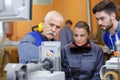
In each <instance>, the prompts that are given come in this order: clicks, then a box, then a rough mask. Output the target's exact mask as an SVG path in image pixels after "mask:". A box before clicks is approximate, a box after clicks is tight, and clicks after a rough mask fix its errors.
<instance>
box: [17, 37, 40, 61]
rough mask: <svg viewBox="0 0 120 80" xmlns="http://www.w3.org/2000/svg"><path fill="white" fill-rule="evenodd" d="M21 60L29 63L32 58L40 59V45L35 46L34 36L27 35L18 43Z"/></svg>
mask: <svg viewBox="0 0 120 80" xmlns="http://www.w3.org/2000/svg"><path fill="white" fill-rule="evenodd" d="M18 53H19V62H20V63H29V62H30V61H32V60H35V61H38V58H39V47H37V46H35V40H34V38H33V36H31V35H26V36H25V37H24V38H23V39H22V41H21V42H20V44H19V45H18Z"/></svg>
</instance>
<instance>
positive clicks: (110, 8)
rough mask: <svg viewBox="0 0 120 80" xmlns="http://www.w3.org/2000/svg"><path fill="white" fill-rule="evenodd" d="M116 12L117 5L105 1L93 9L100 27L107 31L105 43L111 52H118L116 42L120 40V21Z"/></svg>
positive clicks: (108, 0)
mask: <svg viewBox="0 0 120 80" xmlns="http://www.w3.org/2000/svg"><path fill="white" fill-rule="evenodd" d="M116 10H117V9H116V5H115V4H114V2H113V1H110V0H103V1H101V2H99V3H98V4H96V5H95V6H94V8H93V13H94V14H95V16H96V19H97V22H98V25H99V27H100V28H101V29H102V30H103V31H105V32H104V35H103V39H104V42H105V44H106V45H107V46H108V47H109V49H110V50H111V51H116V47H115V42H116V39H117V38H118V39H120V21H117V19H116Z"/></svg>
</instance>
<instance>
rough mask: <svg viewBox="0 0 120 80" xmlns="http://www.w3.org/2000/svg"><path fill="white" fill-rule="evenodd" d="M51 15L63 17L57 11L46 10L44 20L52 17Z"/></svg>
mask: <svg viewBox="0 0 120 80" xmlns="http://www.w3.org/2000/svg"><path fill="white" fill-rule="evenodd" d="M52 15H56V16H58V17H61V18H63V16H62V15H61V14H60V13H59V12H57V11H50V12H48V13H47V14H46V16H45V18H44V21H48V20H49V19H50V18H51V17H52Z"/></svg>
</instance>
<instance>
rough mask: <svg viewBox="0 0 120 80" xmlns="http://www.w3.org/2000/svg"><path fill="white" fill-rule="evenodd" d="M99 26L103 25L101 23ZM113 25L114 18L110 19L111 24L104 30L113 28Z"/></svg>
mask: <svg viewBox="0 0 120 80" xmlns="http://www.w3.org/2000/svg"><path fill="white" fill-rule="evenodd" d="M99 26H102V25H99ZM112 27H113V22H112V19H110V22H109V24H108V25H107V26H106V29H105V30H102V31H108V30H109V29H111V28H112Z"/></svg>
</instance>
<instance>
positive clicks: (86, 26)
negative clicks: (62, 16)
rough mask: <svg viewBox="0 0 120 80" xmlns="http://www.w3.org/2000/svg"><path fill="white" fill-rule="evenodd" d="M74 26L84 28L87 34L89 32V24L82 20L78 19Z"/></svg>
mask: <svg viewBox="0 0 120 80" xmlns="http://www.w3.org/2000/svg"><path fill="white" fill-rule="evenodd" d="M75 28H85V29H86V30H87V32H88V34H90V30H89V25H88V24H87V23H86V22H84V21H78V22H77V23H76V25H75V27H74V29H75Z"/></svg>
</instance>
